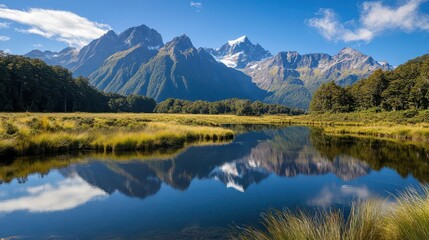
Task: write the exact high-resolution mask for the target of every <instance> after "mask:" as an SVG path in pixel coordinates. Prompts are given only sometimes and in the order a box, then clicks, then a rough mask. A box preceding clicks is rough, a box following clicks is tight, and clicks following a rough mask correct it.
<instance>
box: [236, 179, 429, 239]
mask: <svg viewBox="0 0 429 240" xmlns="http://www.w3.org/2000/svg"><path fill="white" fill-rule="evenodd" d="M262 218H263V221H262V230H261V229H260V228H255V227H244V228H238V229H236V230H235V232H234V233H233V235H232V236H231V238H232V239H246V240H250V239H258V240H259V239H260V240H268V239H270V240H280V239H281V240H289V239H290V240H295V239H296V240H300V239H312V240H319V239H320V240H324V239H330V240H376V239H377V240H378V239H386V240H388V239H389V240H402V239H411V240H413V239H416V240H417V239H429V188H428V187H427V186H422V187H421V189H420V190H416V189H410V190H407V191H406V192H404V193H402V194H401V195H399V197H397V198H396V199H395V201H393V202H389V201H388V200H380V199H369V200H365V201H362V202H359V203H354V204H352V207H351V211H350V214H349V215H348V217H347V218H345V217H344V215H343V214H342V213H341V212H339V211H338V210H326V211H319V212H317V213H316V214H309V213H305V212H302V211H301V212H298V213H296V214H293V213H291V212H290V211H289V210H284V211H280V210H272V211H271V212H269V213H266V214H263V215H262Z"/></svg>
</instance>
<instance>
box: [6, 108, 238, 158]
mask: <svg viewBox="0 0 429 240" xmlns="http://www.w3.org/2000/svg"><path fill="white" fill-rule="evenodd" d="M233 136H234V132H233V131H232V130H228V129H224V128H221V127H208V126H199V125H182V124H179V123H178V122H177V121H176V122H174V121H165V120H164V122H162V121H159V122H156V121H152V120H148V119H146V118H144V117H141V116H140V117H138V115H137V114H135V115H127V114H124V115H121V114H116V115H115V114H110V115H106V116H103V117H99V116H98V115H96V114H95V115H94V116H92V117H90V115H88V114H69V115H67V114H59V116H54V115H53V114H11V115H9V116H3V117H2V123H1V125H0V154H1V155H8V154H9V155H27V154H47V153H60V152H68V151H75V150H97V151H101V152H118V151H135V150H138V151H154V150H156V149H167V148H181V147H184V146H186V145H187V144H190V143H197V142H212V143H213V142H224V141H230V140H231V139H232V138H233Z"/></svg>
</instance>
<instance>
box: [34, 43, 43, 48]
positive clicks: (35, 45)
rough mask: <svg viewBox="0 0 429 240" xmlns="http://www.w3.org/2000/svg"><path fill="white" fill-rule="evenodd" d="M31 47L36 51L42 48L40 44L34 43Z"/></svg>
mask: <svg viewBox="0 0 429 240" xmlns="http://www.w3.org/2000/svg"><path fill="white" fill-rule="evenodd" d="M33 47H35V48H37V49H40V48H42V47H43V45H42V44H40V43H35V44H33Z"/></svg>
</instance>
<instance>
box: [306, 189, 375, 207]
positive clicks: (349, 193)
mask: <svg viewBox="0 0 429 240" xmlns="http://www.w3.org/2000/svg"><path fill="white" fill-rule="evenodd" d="M370 196H371V192H370V191H369V189H368V188H367V187H366V186H350V185H341V186H337V185H331V186H325V187H324V188H323V189H322V190H321V191H320V193H319V194H318V195H317V196H316V197H315V198H313V199H310V200H309V201H308V202H307V203H308V204H309V205H311V206H317V207H330V206H332V205H333V204H335V203H346V202H349V201H350V199H354V200H365V199H367V198H369V197H370Z"/></svg>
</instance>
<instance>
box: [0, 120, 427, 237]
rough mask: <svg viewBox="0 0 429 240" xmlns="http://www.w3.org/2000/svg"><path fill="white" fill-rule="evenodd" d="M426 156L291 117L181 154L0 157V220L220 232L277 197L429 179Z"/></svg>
mask: <svg viewBox="0 0 429 240" xmlns="http://www.w3.org/2000/svg"><path fill="white" fill-rule="evenodd" d="M428 156H429V155H428V150H427V148H425V147H422V146H414V145H407V144H401V143H396V142H389V141H383V140H377V139H370V138H365V139H356V138H351V137H338V136H327V135H324V134H323V133H322V132H321V131H319V130H317V129H311V128H308V127H296V126H293V127H292V126H291V127H286V128H282V129H272V128H271V129H258V130H255V131H250V132H246V133H243V134H240V135H237V136H236V138H235V139H234V141H233V142H232V143H227V144H221V145H206V146H191V147H189V148H187V149H183V150H180V151H179V152H177V153H176V154H172V153H168V154H161V155H160V154H157V155H153V156H146V155H138V154H136V155H134V156H126V155H123V156H109V155H107V156H102V155H97V154H92V155H82V156H79V155H78V156H72V157H70V156H57V157H52V158H46V159H43V158H39V159H37V158H33V159H16V160H13V161H9V162H4V163H3V164H2V165H0V218H4V219H2V221H0V229H7V231H5V233H6V234H8V235H7V236H15V235H25V236H32V237H30V239H32V238H33V239H41V238H45V237H46V238H47V237H49V236H51V235H52V234H57V235H58V236H61V238H70V239H75V238H80V239H92V238H101V239H103V238H114V237H115V236H116V237H118V238H123V237H124V236H128V237H125V238H129V239H135V238H144V239H147V238H149V239H150V238H160V239H169V238H171V236H174V237H175V238H177V236H183V238H184V239H189V238H192V237H190V236H191V235H192V236H194V237H195V236H204V238H218V239H223V237H224V236H223V235H222V234H224V233H225V228H228V226H230V225H231V224H243V223H249V221H250V222H255V221H257V220H258V217H259V214H260V213H261V212H263V211H266V210H268V209H269V208H271V207H275V208H282V207H289V208H292V209H295V208H308V209H311V208H317V207H323V208H325V207H338V208H343V207H347V204H350V200H352V199H366V198H368V197H371V196H373V195H374V194H376V195H377V194H379V195H381V196H385V197H387V196H388V195H389V194H390V193H395V191H400V190H403V189H405V188H406V187H408V186H410V185H418V184H419V183H424V182H427V181H428V179H429V164H428V163H429V157H428ZM173 215H174V216H173ZM179 216H180V217H179ZM62 219H68V221H72V222H73V223H72V224H70V225H67V227H66V225H64V224H62V223H61V222H62V221H63V220H62ZM3 220H4V221H3ZM18 222H19V223H20V224H25V225H26V226H32V227H31V228H30V227H29V228H26V229H23V228H19V227H18V225H19V224H18V225H17V223H18ZM125 223H126V224H125ZM112 225H118V228H114V227H113V228H112V227H111V226H112ZM151 234H152V235H151ZM219 234H220V235H219ZM0 237H4V236H1V235H0Z"/></svg>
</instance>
